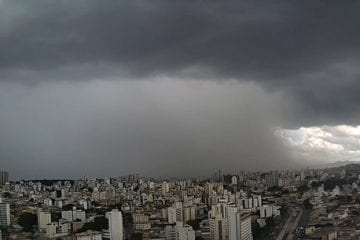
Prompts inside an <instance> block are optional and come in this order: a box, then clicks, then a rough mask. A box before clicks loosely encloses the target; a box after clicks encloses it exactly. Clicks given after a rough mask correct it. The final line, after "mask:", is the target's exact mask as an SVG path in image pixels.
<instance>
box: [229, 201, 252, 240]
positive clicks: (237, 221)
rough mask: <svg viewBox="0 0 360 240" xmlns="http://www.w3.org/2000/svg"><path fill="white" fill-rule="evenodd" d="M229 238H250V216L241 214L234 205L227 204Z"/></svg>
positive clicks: (250, 239)
mask: <svg viewBox="0 0 360 240" xmlns="http://www.w3.org/2000/svg"><path fill="white" fill-rule="evenodd" d="M228 228H229V240H252V239H253V236H252V231H251V217H250V215H248V214H244V215H243V214H241V212H240V211H239V210H238V208H237V207H236V206H231V205H230V206H228Z"/></svg>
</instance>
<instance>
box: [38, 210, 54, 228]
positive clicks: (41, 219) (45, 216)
mask: <svg viewBox="0 0 360 240" xmlns="http://www.w3.org/2000/svg"><path fill="white" fill-rule="evenodd" d="M37 217H38V227H39V231H40V232H42V231H44V230H45V229H46V225H48V224H49V223H51V213H49V212H43V211H42V210H41V208H39V209H38V211H37Z"/></svg>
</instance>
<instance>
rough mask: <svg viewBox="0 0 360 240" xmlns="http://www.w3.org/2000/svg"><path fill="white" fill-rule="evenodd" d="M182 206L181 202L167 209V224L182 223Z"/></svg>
mask: <svg viewBox="0 0 360 240" xmlns="http://www.w3.org/2000/svg"><path fill="white" fill-rule="evenodd" d="M183 220H184V217H183V205H182V202H175V203H174V204H173V206H172V207H169V208H168V222H169V223H176V222H183Z"/></svg>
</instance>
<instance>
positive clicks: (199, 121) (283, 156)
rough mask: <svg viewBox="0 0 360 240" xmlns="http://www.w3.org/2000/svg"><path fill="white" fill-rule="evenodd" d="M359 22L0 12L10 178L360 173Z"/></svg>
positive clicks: (167, 6)
mask: <svg viewBox="0 0 360 240" xmlns="http://www.w3.org/2000/svg"><path fill="white" fill-rule="evenodd" d="M359 11H360V4H359V3H358V2H357V1H317V0H315V1H261V0H259V1H221V2H218V1H200V0H199V1H166V0H157V1H111V0H109V1H99V0H98V1H95V0H86V1H85V0H83V1H82V0H80V1H70V0H60V1H41V0H26V1H25V0H24V1H20V0H0V159H1V163H2V164H1V165H2V167H3V168H5V169H8V170H9V171H10V173H11V175H12V176H14V177H15V178H21V177H24V178H42V177H81V176H83V175H85V174H87V175H92V176H105V175H111V176H118V175H122V174H126V173H131V172H139V173H142V174H146V175H152V176H158V175H162V176H169V175H175V176H182V175H186V176H194V175H204V174H209V173H211V172H213V171H216V170H217V169H219V168H221V169H223V170H224V171H233V172H234V171H235V170H242V169H249V170H267V169H274V168H291V167H297V166H303V165H311V164H313V163H315V162H316V163H317V162H319V161H320V162H329V161H335V160H341V159H347V160H356V159H357V156H358V154H357V152H356V151H357V149H358V147H360V146H358V145H357V144H356V141H357V136H358V135H357V131H358V130H357V129H358V128H357V125H358V122H359V112H360V111H359V110H360V109H359V108H360V104H359V103H360V94H359V90H360V81H359V80H358V78H359V76H360V75H359V73H360V70H359V68H358V63H359V61H360V53H359V51H360V44H359V43H360V31H358V23H359V22H360V14H359ZM339 129H340V130H339ZM343 129H346V131H345V130H343ZM344 131H345V132H346V137H344V134H345V133H344ZM340 133H341V134H340ZM328 134H330V135H329V136H328ZM339 134H340V135H341V136H339ZM324 136H325V137H324ZM299 139H300V140H299ZM334 144H335V145H334ZM354 151H355V152H354Z"/></svg>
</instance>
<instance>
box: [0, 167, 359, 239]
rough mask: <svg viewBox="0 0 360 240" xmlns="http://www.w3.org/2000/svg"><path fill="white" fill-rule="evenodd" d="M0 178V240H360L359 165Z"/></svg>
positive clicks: (7, 174)
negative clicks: (183, 174) (188, 174)
mask: <svg viewBox="0 0 360 240" xmlns="http://www.w3.org/2000/svg"><path fill="white" fill-rule="evenodd" d="M0 174H1V179H0V184H1V189H2V190H1V203H0V224H1V233H2V239H78V240H100V239H114V240H118V239H134V240H136V239H149V240H150V239H154V240H155V239H163V240H195V239H196V240H200V239H204V240H206V239H209V240H224V239H229V240H240V239H244V240H251V239H255V240H257V239H269V240H271V239H276V240H287V239H289V240H290V239H326V240H332V239H344V240H346V239H360V194H359V189H360V188H359V184H360V175H359V174H360V164H347V165H343V166H339V167H332V168H325V169H306V170H301V171H271V172H265V173H264V172H245V171H238V172H236V173H233V174H222V173H221V171H218V172H216V173H215V174H213V176H211V177H202V178H193V179H180V178H167V179H164V178H158V179H155V178H146V177H142V176H139V174H131V175H129V176H125V177H118V178H103V179H99V178H91V177H84V178H83V179H82V180H32V181H28V180H22V181H9V173H8V172H6V171H2V172H0ZM10 174H11V173H10Z"/></svg>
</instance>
